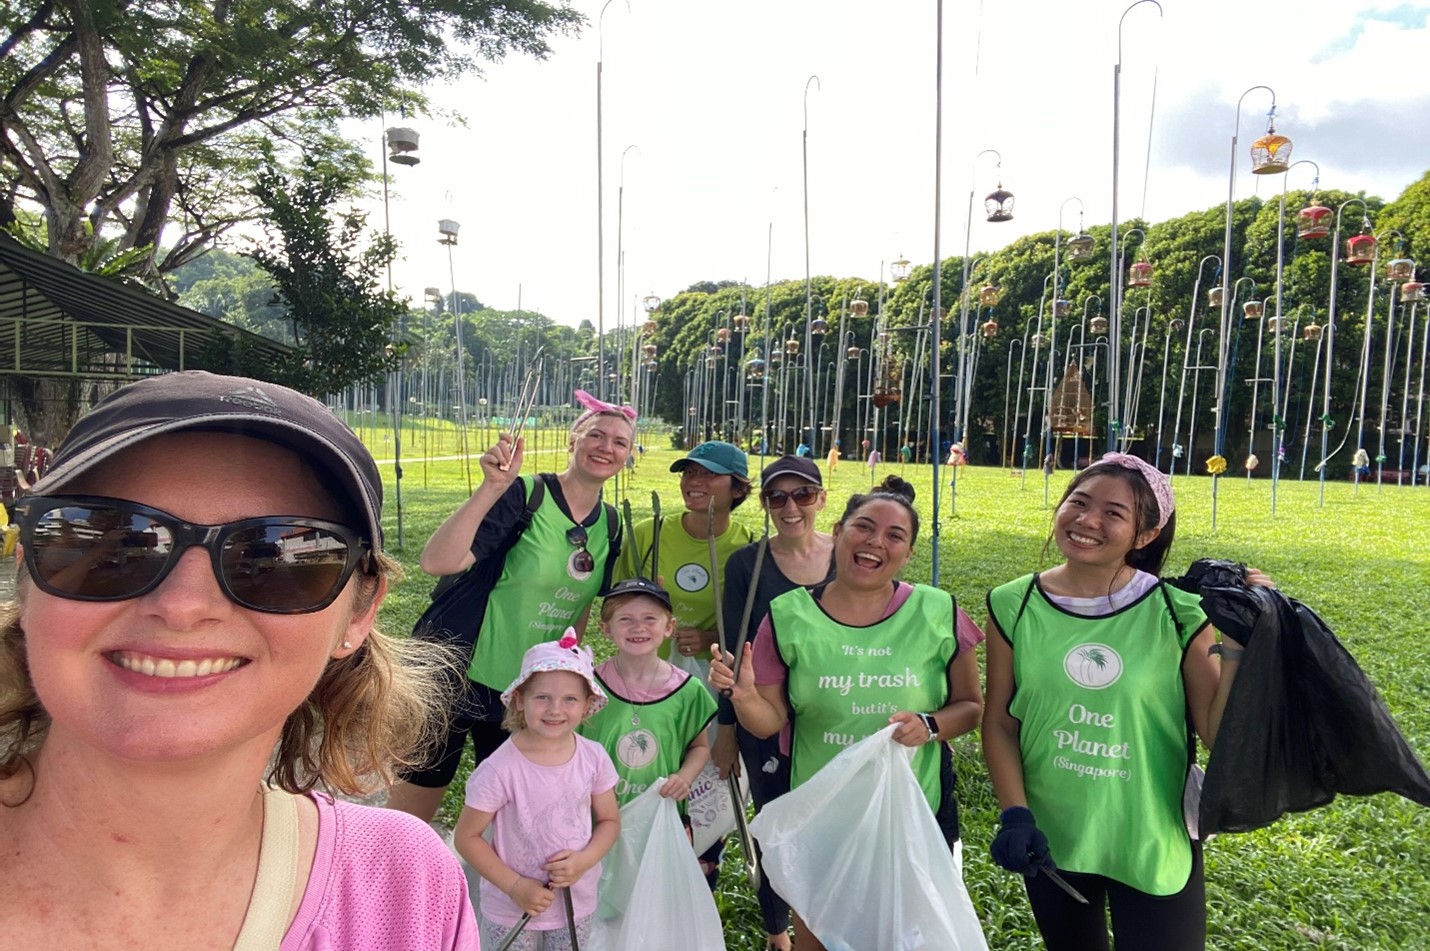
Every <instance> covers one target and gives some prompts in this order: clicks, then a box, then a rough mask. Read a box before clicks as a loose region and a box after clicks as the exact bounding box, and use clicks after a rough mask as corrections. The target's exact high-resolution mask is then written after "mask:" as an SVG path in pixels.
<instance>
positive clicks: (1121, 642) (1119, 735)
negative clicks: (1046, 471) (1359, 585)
mask: <svg viewBox="0 0 1430 951" xmlns="http://www.w3.org/2000/svg"><path fill="white" fill-rule="evenodd" d="M1176 522H1177V516H1176V512H1175V510H1174V505H1173V498H1172V487H1171V484H1170V483H1169V482H1168V480H1167V477H1166V476H1165V475H1164V474H1163V473H1161V472H1159V471H1157V470H1156V469H1155V468H1153V467H1152V466H1150V465H1148V464H1147V463H1146V462H1143V461H1142V460H1141V459H1138V458H1136V457H1134V456H1130V455H1125V454H1123V453H1108V454H1107V455H1106V456H1104V457H1103V458H1102V459H1101V460H1100V461H1098V462H1096V463H1094V464H1093V465H1091V466H1089V467H1087V468H1086V469H1084V470H1082V472H1080V473H1078V475H1077V476H1076V477H1075V478H1074V479H1073V480H1072V482H1071V484H1069V485H1068V488H1067V491H1066V492H1065V493H1064V494H1063V497H1062V500H1061V502H1060V503H1059V505H1058V509H1057V511H1056V513H1055V514H1054V516H1053V532H1052V536H1051V537H1050V538H1049V540H1048V544H1049V545H1056V546H1057V548H1058V551H1060V552H1061V553H1062V555H1063V561H1062V563H1061V564H1059V565H1057V566H1055V567H1053V568H1050V569H1048V570H1047V571H1044V572H1040V573H1036V574H1030V575H1026V576H1024V577H1022V578H1019V579H1017V580H1015V581H1010V582H1008V583H1007V584H1005V585H1002V586H1000V587H998V588H995V589H994V590H993V591H992V592H990V593H989V595H988V641H987V643H988V647H987V651H988V657H987V667H988V687H987V708H986V712H985V713H984V717H983V755H984V758H985V759H986V760H987V762H988V772H989V776H990V778H991V779H992V781H993V790H994V792H995V793H996V794H997V796H998V804H999V806H1000V807H1001V808H1002V810H1003V812H1002V815H1001V817H1000V823H1001V824H1000V829H999V832H998V834H997V836H996V838H995V839H994V840H993V845H992V854H993V859H994V861H996V862H997V863H998V864H999V865H1001V866H1003V867H1004V868H1006V869H1008V870H1009V871H1013V872H1020V873H1022V874H1023V875H1024V876H1025V878H1026V887H1027V891H1028V900H1029V902H1030V903H1031V904H1032V907H1033V914H1034V917H1035V918H1036V919H1037V922H1038V928H1039V930H1040V931H1041V932H1042V934H1043V938H1044V940H1045V941H1046V943H1047V947H1048V948H1049V949H1051V951H1060V949H1077V951H1086V949H1106V948H1107V947H1108V925H1107V915H1108V910H1109V908H1110V910H1111V918H1112V932H1113V934H1114V936H1115V938H1116V945H1117V947H1119V948H1157V949H1159V951H1192V949H1196V951H1200V949H1202V948H1204V947H1205V945H1206V890H1205V880H1204V878H1203V870H1202V854H1201V843H1200V842H1199V841H1197V840H1196V838H1195V835H1194V834H1193V833H1191V832H1189V830H1188V827H1187V825H1186V823H1185V821H1184V819H1183V809H1182V796H1183V790H1184V787H1185V785H1186V782H1187V779H1188V768H1189V765H1190V764H1191V763H1193V762H1194V761H1195V759H1196V756H1195V752H1196V751H1195V749H1194V746H1193V743H1194V739H1193V737H1192V735H1191V731H1193V730H1194V731H1195V733H1196V735H1198V736H1200V737H1201V739H1202V742H1204V743H1205V744H1206V745H1207V746H1208V747H1210V746H1211V745H1212V743H1213V742H1214V741H1215V740H1216V734H1217V728H1218V726H1219V724H1220V722H1221V714H1222V710H1223V709H1224V707H1225V704H1226V697H1227V695H1228V693H1229V692H1230V688H1231V683H1232V681H1233V679H1234V678H1235V676H1236V669H1237V664H1236V661H1237V659H1238V655H1239V654H1240V653H1241V651H1240V650H1239V649H1238V648H1236V646H1235V645H1234V644H1230V645H1228V646H1227V647H1226V649H1225V650H1224V651H1223V649H1222V647H1221V645H1220V644H1219V643H1218V640H1217V632H1216V630H1215V629H1213V627H1212V626H1211V624H1210V623H1209V622H1208V620H1207V617H1206V615H1205V614H1204V613H1203V612H1202V609H1201V606H1200V599H1199V597H1198V596H1196V595H1192V594H1188V593H1186V592H1183V591H1181V590H1179V589H1177V588H1174V587H1171V586H1170V585H1168V584H1166V583H1164V582H1163V581H1162V579H1161V578H1160V577H1159V575H1160V572H1161V570H1162V564H1163V562H1164V561H1165V560H1166V556H1167V550H1168V549H1169V548H1170V547H1171V545H1172V539H1173V536H1174V534H1175V532H1176ZM1255 577H1256V578H1257V579H1259V581H1260V583H1267V582H1266V579H1265V576H1264V575H1260V573H1255ZM1064 885H1068V886H1071V890H1073V891H1076V892H1078V893H1079V894H1080V896H1081V897H1082V898H1085V899H1086V901H1080V900H1079V899H1078V898H1077V897H1074V896H1073V895H1072V894H1071V891H1070V890H1069V889H1068V888H1065V887H1064Z"/></svg>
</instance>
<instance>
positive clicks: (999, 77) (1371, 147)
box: [351, 0, 1430, 328]
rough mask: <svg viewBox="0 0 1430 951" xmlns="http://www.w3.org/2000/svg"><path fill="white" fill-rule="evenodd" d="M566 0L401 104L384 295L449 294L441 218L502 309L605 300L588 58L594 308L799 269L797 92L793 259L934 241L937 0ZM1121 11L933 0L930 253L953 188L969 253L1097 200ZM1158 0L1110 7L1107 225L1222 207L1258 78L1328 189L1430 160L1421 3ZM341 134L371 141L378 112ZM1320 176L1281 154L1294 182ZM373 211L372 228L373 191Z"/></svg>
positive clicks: (576, 317)
mask: <svg viewBox="0 0 1430 951" xmlns="http://www.w3.org/2000/svg"><path fill="white" fill-rule="evenodd" d="M576 6H577V7H578V8H579V9H581V10H582V12H584V13H586V14H587V16H588V17H589V18H590V25H589V27H588V28H587V29H586V30H585V31H584V32H583V33H582V34H581V35H580V36H579V37H574V38H569V39H562V40H558V41H557V42H556V43H554V44H553V47H554V55H553V56H552V57H551V58H550V59H548V60H546V61H545V62H535V61H532V60H528V59H511V60H508V61H507V62H505V63H501V64H497V65H494V66H492V67H491V68H490V69H489V70H488V72H487V74H486V75H485V76H484V77H481V78H472V79H469V80H467V81H465V82H463V83H461V84H460V85H458V86H451V87H443V88H438V89H433V90H431V91H430V92H431V93H432V95H433V98H434V99H435V100H436V102H437V103H439V104H440V105H441V106H442V107H444V108H447V109H450V110H452V111H454V112H457V113H460V114H461V116H462V117H464V119H465V125H459V124H455V123H453V122H451V121H449V120H441V119H438V120H434V119H429V118H415V119H410V120H407V122H406V124H408V125H411V126H413V127H415V128H416V129H417V130H418V131H419V132H420V134H421V148H420V152H419V154H420V156H421V159H422V162H421V164H420V165H418V166H416V167H412V168H406V167H398V166H392V178H391V182H392V184H391V191H390V202H389V207H390V210H391V219H390V220H391V228H392V233H393V235H394V237H396V238H397V239H398V240H399V242H400V243H401V245H402V248H403V253H404V258H405V259H404V260H403V261H402V262H400V263H399V265H398V266H397V268H396V270H395V279H396V283H397V284H398V286H399V289H400V290H401V291H402V292H404V293H406V294H408V295H410V296H411V297H412V298H413V299H414V300H420V299H421V296H422V290H423V288H424V287H426V286H437V287H440V288H441V289H442V290H443V292H444V293H445V292H449V291H450V290H451V280H450V279H449V277H448V261H447V254H446V249H445V248H442V247H441V246H440V245H438V244H437V237H438V233H437V220H438V219H439V218H452V219H455V220H457V221H458V222H460V224H461V236H460V241H459V244H458V245H457V246H456V247H455V248H454V249H453V256H452V261H453V267H454V269H455V272H456V284H457V287H458V289H460V290H464V291H471V292H473V293H475V294H476V295H477V296H478V297H479V298H480V299H481V300H482V301H484V302H485V303H487V304H489V305H491V306H495V307H499V308H503V309H514V308H515V307H516V306H517V295H518V288H520V291H521V295H522V297H521V303H522V305H523V306H524V307H526V308H527V309H534V310H540V311H542V312H543V313H545V314H546V315H548V316H549V317H551V318H553V319H554V320H556V321H558V322H560V323H565V324H572V325H574V324H577V323H579V322H580V321H581V320H583V319H590V320H591V321H592V322H593V323H595V322H596V321H597V319H598V302H599V301H600V300H601V297H600V296H599V295H598V293H597V278H598V267H597V234H598V228H597V185H596V182H597V179H596V155H597V149H596V64H597V62H598V60H599V61H601V62H602V63H603V70H602V76H603V81H602V87H603V88H602V126H603V141H604V147H603V154H604V168H605V173H604V174H605V187H604V205H605V213H604V234H605V251H604V258H605V267H604V275H605V294H604V322H605V325H606V326H607V327H608V328H611V327H614V326H615V325H616V323H617V320H618V315H619V316H620V317H621V318H623V319H625V320H627V321H629V320H630V319H632V315H633V313H634V310H635V300H636V299H637V298H639V297H641V296H643V295H645V294H647V293H650V292H654V293H655V294H657V295H660V296H661V297H668V296H670V295H672V294H675V293H677V292H678V291H680V290H682V289H684V288H685V287H687V286H689V285H690V284H693V283H695V282H697V281H701V280H736V281H740V280H743V281H748V282H749V283H750V284H751V285H754V286H761V285H763V284H764V282H765V279H766V260H767V252H768V254H769V258H770V260H771V262H772V263H771V265H770V269H771V272H772V276H773V279H774V280H776V281H779V280H786V279H801V280H802V279H803V277H804V274H805V239H804V227H805V225H804V221H805V219H804V213H803V205H802V194H803V188H804V177H803V174H802V171H801V141H802V137H803V130H804V128H805V122H806V119H805V110H806V103H807V112H808V120H807V122H808V188H809V216H808V221H809V262H810V269H811V271H812V272H813V273H814V274H816V275H818V274H833V275H839V276H862V277H866V278H868V279H870V280H871V281H873V280H877V279H878V278H879V275H880V267H881V262H884V263H885V266H887V262H889V261H892V260H895V259H897V258H899V257H900V256H904V257H907V258H908V259H909V260H911V261H913V262H915V263H926V262H929V261H932V260H933V255H934V207H935V201H934V186H935V174H934V173H935V161H934V155H935V151H934V146H935V135H934V130H935V116H936V109H935V96H934V90H935V43H936V38H937V30H936V26H935V24H936V11H937V7H936V5H935V2H934V0H886V2H883V3H872V2H868V0H817V2H816V0H724V2H720V3H703V4H694V3H690V2H686V0H630V4H629V9H628V8H627V5H626V2H625V0H612V2H610V3H609V4H608V5H607V9H606V11H605V16H604V26H603V27H602V28H600V29H599V30H598V17H599V15H600V11H601V3H600V2H586V0H581V2H578V3H577V4H576ZM1128 9H1129V8H1128V7H1127V3H1126V2H1124V0H1116V2H1106V0H1078V2H1066V0H1056V2H1055V0H983V2H982V3H979V2H977V0H969V2H955V0H946V2H945V3H944V29H943V36H944V59H943V162H942V193H943V201H942V208H943V215H942V229H941V231H942V242H941V251H942V254H943V256H945V257H948V256H951V255H958V254H961V253H962V251H963V247H964V233H965V231H964V229H965V220H966V209H967V206H968V198H969V193H970V186H971V187H972V189H973V191H974V192H976V200H975V203H974V219H973V224H972V230H971V244H972V248H973V249H974V250H988V249H994V248H998V247H1001V246H1003V245H1005V244H1007V243H1009V242H1010V241H1012V240H1013V239H1015V238H1017V237H1019V236H1020V235H1023V234H1028V233H1031V232H1037V231H1048V230H1052V229H1053V228H1055V227H1057V226H1058V224H1059V210H1060V208H1063V209H1064V210H1063V212H1062V225H1063V227H1065V228H1070V229H1074V228H1076V226H1077V221H1078V210H1077V209H1078V202H1076V201H1068V199H1070V198H1074V197H1076V198H1078V199H1080V200H1081V201H1082V203H1083V204H1084V206H1085V208H1086V217H1087V221H1088V223H1089V224H1093V223H1105V222H1107V221H1110V220H1111V216H1112V190H1113V172H1112V141H1113V73H1114V64H1115V63H1116V61H1117V59H1118V22H1119V18H1120V17H1122V16H1123V11H1124V10H1128ZM1162 9H1163V13H1162V15H1161V16H1160V17H1159V16H1158V12H1157V7H1156V5H1155V4H1154V3H1152V2H1150V0H1147V2H1143V3H1141V4H1139V5H1137V6H1136V7H1134V8H1131V9H1130V12H1128V13H1127V15H1126V17H1125V19H1124V20H1123V25H1122V29H1121V59H1122V73H1121V77H1122V79H1121V89H1122V94H1121V148H1120V155H1121V159H1120V163H1119V164H1120V173H1119V176H1118V177H1119V181H1120V184H1119V187H1118V194H1119V199H1118V217H1119V220H1121V221H1126V220H1127V219H1128V218H1131V217H1135V216H1138V215H1139V214H1140V215H1145V217H1147V218H1148V219H1149V220H1151V221H1160V220H1164V219H1167V218H1172V217H1176V216H1178V215H1181V214H1183V213H1185V212H1188V211H1192V210H1198V209H1204V208H1207V207H1211V206H1214V205H1218V204H1224V203H1225V201H1226V195H1227V184H1228V171H1229V164H1230V158H1231V137H1232V134H1233V125H1234V118H1235V115H1236V108H1237V100H1238V98H1239V97H1242V94H1243V92H1244V91H1246V90H1248V89H1249V88H1250V87H1253V86H1257V85H1266V86H1270V87H1272V88H1273V89H1274V90H1275V93H1276V104H1277V129H1278V131H1280V132H1283V133H1284V134H1286V135H1288V136H1289V137H1290V138H1291V139H1292V140H1293V142H1294V148H1295V153H1294V156H1293V157H1294V158H1295V159H1312V160H1314V161H1315V162H1317V163H1318V164H1319V166H1320V173H1321V184H1322V185H1323V186H1325V187H1328V188H1338V189H1345V190H1348V191H1357V190H1361V189H1364V190H1365V191H1366V192H1368V193H1370V194H1376V195H1380V196H1381V197H1383V198H1385V199H1387V200H1390V199H1394V198H1395V197H1396V196H1398V195H1399V194H1400V192H1401V191H1402V190H1403V189H1404V188H1405V187H1406V186H1407V185H1409V184H1410V183H1412V182H1413V181H1415V180H1416V179H1417V178H1418V177H1419V175H1420V174H1422V173H1423V172H1424V171H1425V170H1426V168H1427V167H1430V121H1427V119H1430V70H1427V69H1426V68H1425V66H1424V64H1425V62H1426V61H1427V59H1430V27H1427V20H1428V19H1430V3H1414V2H1412V3H1400V4H1395V3H1385V4H1373V3H1372V4H1368V3H1363V2H1358V0H1350V2H1341V3H1332V2H1330V0H1308V2H1305V3H1302V4H1299V5H1298V4H1292V3H1289V2H1271V0H1236V2H1234V0H1165V2H1164V3H1163V4H1162ZM811 76H817V77H818V79H817V80H816V81H811V80H810V79H809V77H811ZM807 84H808V95H807V97H806V94H805V90H806V85H807ZM1154 91H1155V99H1154ZM1154 101H1155V108H1154ZM1270 104H1271V96H1270V94H1269V93H1268V92H1266V91H1265V90H1255V91H1252V92H1250V93H1249V94H1247V95H1245V97H1244V99H1243V100H1242V108H1241V124H1240V136H1241V139H1240V143H1241V144H1240V146H1239V147H1238V153H1239V154H1238V156H1237V174H1236V179H1235V188H1236V196H1237V197H1238V198H1244V197H1247V196H1249V195H1252V194H1257V193H1259V194H1261V195H1264V196H1271V195H1275V194H1279V191H1280V188H1281V184H1282V180H1281V178H1280V177H1279V176H1254V175H1252V174H1250V161H1249V157H1248V152H1247V149H1248V148H1249V146H1250V143H1251V141H1252V140H1254V139H1255V138H1256V137H1257V136H1259V135H1260V134H1261V133H1262V132H1263V131H1264V130H1265V127H1266V113H1267V111H1268V109H1269V107H1270ZM388 124H389V125H395V124H401V123H400V122H399V121H397V120H395V119H392V118H390V119H389V123H388ZM351 131H352V134H354V135H357V136H363V135H366V136H367V137H368V138H369V140H370V141H371V148H370V152H371V154H372V156H373V159H374V162H375V163H376V162H378V161H379V159H380V154H381V153H380V147H381V136H382V130H381V128H380V126H379V124H378V123H376V122H374V123H369V124H367V125H364V126H361V127H359V126H356V125H354V126H352V127H351ZM1149 138H1150V143H1151V148H1150V159H1149V148H1148V143H1149ZM629 146H635V148H629V149H628V147H629ZM984 149H996V150H997V151H998V152H999V153H1001V156H1002V165H1001V168H1000V167H998V165H997V159H996V157H995V156H993V155H985V156H983V157H982V158H981V159H978V160H976V161H975V156H976V155H978V154H979V153H980V152H981V151H982V150H984ZM623 154H624V156H625V157H624V164H623V162H622V156H623ZM1148 169H1150V171H1148ZM1314 176H1315V170H1314V169H1313V168H1312V167H1311V166H1309V165H1301V166H1299V167H1296V168H1294V169H1293V170H1292V171H1291V172H1290V179H1289V185H1290V187H1291V188H1293V189H1297V188H1307V187H1309V186H1310V184H1311V180H1312V178H1313V177H1314ZM1000 180H1001V181H1002V184H1003V185H1004V186H1005V187H1006V188H1008V189H1009V190H1010V191H1012V192H1014V193H1015V195H1016V207H1015V218H1014V220H1013V221H1011V222H1008V223H1005V224H988V223H986V222H985V221H984V220H983V216H982V215H981V214H980V209H981V203H982V198H983V196H984V195H985V194H986V193H987V192H989V191H992V190H993V189H994V188H995V186H997V185H998V184H999V181H1000ZM623 181H624V188H622V187H621V186H622V182H623ZM373 210H374V215H373V217H372V219H371V220H372V222H373V224H375V225H376V226H378V227H381V226H382V213H381V206H380V203H378V204H375V205H374V206H373ZM618 219H619V222H618ZM618 223H619V228H618ZM771 235H772V236H773V237H772V240H769V239H770V236H771ZM618 244H619V246H620V247H621V249H622V250H623V251H624V257H625V287H626V293H625V294H624V300H623V301H618V299H617V247H618Z"/></svg>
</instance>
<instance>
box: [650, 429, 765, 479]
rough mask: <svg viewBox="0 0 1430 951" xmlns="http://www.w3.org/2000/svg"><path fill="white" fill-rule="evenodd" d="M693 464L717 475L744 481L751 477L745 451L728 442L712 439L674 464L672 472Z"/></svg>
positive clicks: (671, 466) (672, 464) (671, 465)
mask: <svg viewBox="0 0 1430 951" xmlns="http://www.w3.org/2000/svg"><path fill="white" fill-rule="evenodd" d="M692 462H693V463H696V464H698V465H699V466H701V467H702V468H705V469H709V470H710V471H711V472H713V473H715V474H716V475H736V476H739V477H740V478H742V479H749V477H750V464H749V462H748V461H747V460H746V459H745V453H744V451H743V450H741V449H740V448H739V447H738V446H732V445H730V444H729V443H727V442H720V441H719V440H714V439H712V440H710V441H709V442H703V443H701V444H700V445H698V446H696V447H695V448H694V449H692V450H690V452H689V453H688V454H687V455H686V457H685V458H684V459H677V460H675V461H674V462H672V463H671V464H670V471H671V472H680V471H681V470H682V469H684V468H685V467H686V466H688V465H690V464H691V463H692Z"/></svg>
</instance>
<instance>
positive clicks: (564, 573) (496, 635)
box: [467, 476, 610, 692]
mask: <svg viewBox="0 0 1430 951" xmlns="http://www.w3.org/2000/svg"><path fill="white" fill-rule="evenodd" d="M532 478H533V477H532V476H522V477H521V479H522V481H523V482H524V483H526V492H527V494H528V495H530V493H531V481H532ZM600 511H601V514H600V517H599V518H597V519H596V523H595V524H594V525H590V526H588V527H587V528H586V538H587V542H586V550H587V551H589V552H590V553H591V557H592V558H593V559H595V562H596V567H595V568H594V569H593V570H592V571H590V572H578V571H577V570H576V568H575V567H574V565H573V564H572V561H573V559H574V558H575V555H576V552H577V551H579V549H578V548H577V547H576V546H575V545H572V544H571V543H570V542H569V541H567V540H566V533H567V532H568V531H570V530H571V528H573V527H574V526H575V524H576V523H575V522H573V521H571V519H569V518H567V517H566V514H565V513H564V512H562V511H561V507H560V506H559V505H557V504H556V500H555V499H554V498H552V494H551V493H550V492H547V493H546V497H545V498H544V499H542V500H541V506H540V507H539V508H537V510H536V514H535V515H533V516H532V519H531V524H530V525H529V526H528V527H527V529H526V531H525V532H523V533H522V535H521V538H519V539H518V540H517V543H516V544H515V545H513V546H512V549H511V551H509V552H507V554H506V562H505V564H503V565H502V572H501V577H499V578H498V579H497V583H496V586H495V587H493V588H492V593H491V595H490V596H489V597H488V599H487V613H486V616H485V617H484V618H482V629H481V631H479V632H478V634H477V648H476V650H475V651H474V652H473V654H472V663H471V665H470V666H469V667H468V668H467V676H468V677H469V678H471V679H472V680H475V681H476V682H477V683H481V684H486V685H487V686H488V687H491V688H492V689H493V690H496V691H498V692H500V691H503V690H505V689H506V688H507V687H509V686H511V682H512V681H513V680H515V679H516V676H517V674H519V673H521V658H522V655H524V654H525V653H526V651H527V648H529V647H533V646H535V645H536V644H540V643H541V642H542V641H554V640H557V639H558V638H560V637H561V633H562V632H563V631H565V630H566V628H567V627H569V626H570V625H573V624H575V623H576V619H577V618H578V617H579V616H580V614H581V612H582V611H584V610H586V607H587V605H589V604H590V603H591V601H592V600H593V599H594V598H595V597H596V595H597V593H598V592H600V590H601V576H602V573H603V572H604V571H605V565H606V559H607V555H608V551H609V548H610V538H609V534H610V533H609V531H608V529H607V527H606V517H607V514H608V513H607V511H606V507H605V506H601V510H600ZM578 633H580V632H578Z"/></svg>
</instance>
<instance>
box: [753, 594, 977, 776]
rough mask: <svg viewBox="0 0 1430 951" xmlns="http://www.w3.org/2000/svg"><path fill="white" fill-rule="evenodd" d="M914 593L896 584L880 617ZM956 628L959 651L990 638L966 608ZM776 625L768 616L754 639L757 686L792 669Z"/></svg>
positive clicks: (785, 740)
mask: <svg viewBox="0 0 1430 951" xmlns="http://www.w3.org/2000/svg"><path fill="white" fill-rule="evenodd" d="M913 593H914V586H913V585H911V584H909V583H908V582H907V581H898V582H895V587H894V595H893V597H891V598H890V599H889V604H888V606H887V607H886V608H885V609H884V614H883V616H882V617H881V618H880V620H883V618H886V617H889V616H891V615H892V614H894V613H895V612H896V611H898V610H899V608H901V607H903V606H904V602H905V601H907V600H909V595H911V594H913ZM954 612H955V624H954V628H955V630H956V632H957V637H958V649H959V651H966V650H972V649H973V648H975V647H977V646H978V645H979V644H981V643H983V641H984V639H985V638H986V637H987V635H986V634H984V633H983V628H981V627H979V626H978V625H977V624H975V623H973V618H971V617H969V616H968V615H967V614H964V613H963V608H955V609H954ZM772 629H773V625H771V624H770V616H769V615H768V614H766V615H765V619H764V620H763V621H761V622H760V630H759V633H758V634H757V635H756V637H755V656H754V663H755V683H756V684H762V685H767V684H782V683H784V682H785V681H786V680H788V679H789V668H788V667H786V666H785V662H784V658H782V657H780V652H779V651H778V650H776V649H775V639H774V638H773V637H771V636H770V632H771V631H772ZM789 731H790V725H789V724H788V723H786V724H785V725H784V727H783V728H781V729H780V752H781V753H784V754H786V755H788V754H789V750H790V732H789Z"/></svg>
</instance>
